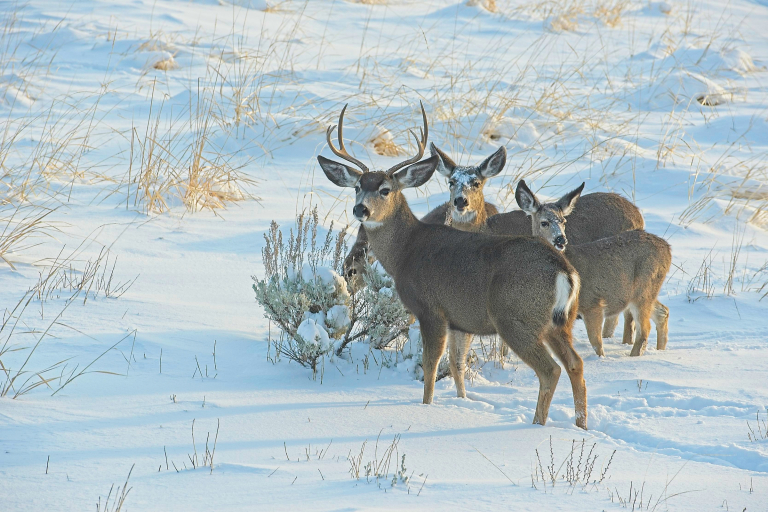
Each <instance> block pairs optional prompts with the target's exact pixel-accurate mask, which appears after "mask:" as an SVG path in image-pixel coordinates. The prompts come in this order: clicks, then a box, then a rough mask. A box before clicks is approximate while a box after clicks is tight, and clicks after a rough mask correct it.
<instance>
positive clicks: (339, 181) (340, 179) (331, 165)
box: [317, 155, 363, 188]
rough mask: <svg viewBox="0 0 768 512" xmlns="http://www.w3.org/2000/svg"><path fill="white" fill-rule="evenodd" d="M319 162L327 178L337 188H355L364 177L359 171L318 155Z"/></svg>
mask: <svg viewBox="0 0 768 512" xmlns="http://www.w3.org/2000/svg"><path fill="white" fill-rule="evenodd" d="M317 161H318V162H319V163H320V167H321V168H322V169H323V172H324V173H325V176H326V177H327V178H328V179H329V180H331V183H333V184H334V185H336V186H337V187H350V188H351V187H354V186H355V185H357V181H358V180H359V179H360V176H362V175H363V173H362V172H360V171H358V170H357V169H354V168H352V167H350V166H348V165H344V164H341V163H339V162H334V161H333V160H329V159H328V158H325V157H324V156H323V155H317Z"/></svg>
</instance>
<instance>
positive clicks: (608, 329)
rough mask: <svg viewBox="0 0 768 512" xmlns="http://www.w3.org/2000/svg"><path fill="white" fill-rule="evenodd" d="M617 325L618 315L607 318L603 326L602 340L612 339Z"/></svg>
mask: <svg viewBox="0 0 768 512" xmlns="http://www.w3.org/2000/svg"><path fill="white" fill-rule="evenodd" d="M618 323H619V315H613V316H608V317H606V318H605V323H604V324H603V338H613V332H614V331H615V330H616V326H617V325H618Z"/></svg>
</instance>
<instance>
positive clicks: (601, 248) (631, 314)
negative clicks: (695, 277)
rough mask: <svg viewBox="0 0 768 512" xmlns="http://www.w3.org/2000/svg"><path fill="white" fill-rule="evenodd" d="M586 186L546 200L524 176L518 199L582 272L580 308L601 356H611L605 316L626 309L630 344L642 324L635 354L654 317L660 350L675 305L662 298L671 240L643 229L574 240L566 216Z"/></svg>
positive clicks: (538, 232)
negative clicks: (606, 350)
mask: <svg viewBox="0 0 768 512" xmlns="http://www.w3.org/2000/svg"><path fill="white" fill-rule="evenodd" d="M583 188H584V184H583V183H582V185H581V186H580V187H579V188H577V189H576V190H573V191H571V192H569V193H567V194H566V195H564V196H563V197H562V198H560V200H558V201H557V202H555V203H545V204H542V203H540V202H539V200H538V198H537V197H536V195H535V194H534V193H533V192H531V190H530V189H529V188H528V186H527V185H526V184H525V181H522V180H520V183H519V184H518V186H517V191H516V192H515V199H517V204H518V206H520V208H522V209H523V211H525V212H526V213H528V215H530V217H531V220H530V221H529V224H530V225H531V226H532V229H533V235H534V236H539V237H541V238H543V239H544V240H546V241H548V242H549V243H551V244H552V245H553V246H554V247H555V248H556V249H557V250H559V251H563V252H564V254H565V257H566V258H568V261H570V262H571V263H572V264H573V266H574V267H576V270H578V271H579V275H580V276H581V291H580V292H579V313H581V316H582V318H583V319H584V325H585V326H586V328H587V336H588V337H589V342H590V344H591V345H592V348H594V349H595V352H596V353H597V355H599V356H603V355H605V353H604V352H603V340H602V337H601V335H600V327H601V326H602V323H603V317H604V316H613V317H616V316H618V315H619V314H620V313H622V312H625V314H624V340H623V341H624V343H626V344H632V334H633V330H634V323H635V321H637V323H638V324H639V329H638V332H637V333H636V335H635V339H634V345H633V347H632V351H631V353H630V355H632V356H639V355H641V354H642V353H643V351H644V350H645V346H646V344H647V343H648V334H649V332H650V326H651V319H653V322H654V323H655V324H656V349H657V350H664V349H665V348H666V346H667V321H668V318H669V309H668V308H667V307H666V306H665V305H664V304H662V303H661V302H659V301H658V300H657V297H658V295H659V290H661V285H662V284H664V278H665V277H666V275H667V272H669V266H670V265H671V263H672V254H671V252H670V248H669V244H668V243H667V242H666V241H665V240H663V239H662V238H659V237H658V236H655V235H652V234H650V233H646V232H645V231H642V230H636V231H625V232H623V233H619V234H618V235H614V236H612V237H608V238H603V239H601V240H597V241H595V242H590V243H586V244H580V245H573V244H569V243H568V239H567V238H566V235H565V218H566V217H568V216H569V215H571V213H572V212H574V207H575V206H576V203H577V201H579V195H580V194H581V191H582V189H583ZM574 213H575V212H574Z"/></svg>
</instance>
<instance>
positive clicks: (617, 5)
mask: <svg viewBox="0 0 768 512" xmlns="http://www.w3.org/2000/svg"><path fill="white" fill-rule="evenodd" d="M629 5H630V4H629V0H607V1H606V2H603V3H599V4H597V5H596V6H595V10H594V12H593V15H594V16H595V18H597V19H598V20H600V21H601V22H602V23H603V24H604V25H605V26H607V27H611V28H616V27H618V26H619V25H621V16H622V14H623V13H624V12H625V11H626V10H627V8H628V7H629Z"/></svg>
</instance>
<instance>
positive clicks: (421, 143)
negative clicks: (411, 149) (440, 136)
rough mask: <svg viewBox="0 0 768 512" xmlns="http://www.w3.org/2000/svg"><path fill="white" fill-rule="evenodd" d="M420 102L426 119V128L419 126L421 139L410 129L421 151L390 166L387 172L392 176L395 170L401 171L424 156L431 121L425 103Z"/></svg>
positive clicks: (423, 116)
mask: <svg viewBox="0 0 768 512" xmlns="http://www.w3.org/2000/svg"><path fill="white" fill-rule="evenodd" d="M419 104H420V105H421V118H422V119H423V120H424V129H423V130H422V129H421V128H419V134H420V135H421V139H419V137H417V136H416V134H415V133H414V132H413V131H412V130H408V131H409V132H411V135H413V138H414V139H416V146H418V148H419V152H418V154H417V155H416V156H414V157H413V158H409V159H408V160H406V161H404V162H400V163H399V164H397V165H394V166H393V167H390V168H389V170H388V171H387V174H389V175H390V176H392V175H393V174H394V173H395V171H399V170H400V169H402V168H403V167H405V166H406V165H411V164H413V163H416V162H418V161H419V160H421V157H423V156H424V149H425V148H426V147H427V139H428V138H429V123H428V122H427V112H426V111H425V110H424V103H422V102H421V101H419Z"/></svg>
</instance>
